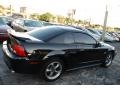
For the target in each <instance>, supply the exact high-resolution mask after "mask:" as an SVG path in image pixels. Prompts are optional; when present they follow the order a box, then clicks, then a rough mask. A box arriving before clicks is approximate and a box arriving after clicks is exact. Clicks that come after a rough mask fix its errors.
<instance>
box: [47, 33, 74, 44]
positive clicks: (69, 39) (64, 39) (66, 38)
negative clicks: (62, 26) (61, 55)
mask: <svg viewBox="0 0 120 90" xmlns="http://www.w3.org/2000/svg"><path fill="white" fill-rule="evenodd" d="M49 43H59V44H72V43H74V38H73V35H72V34H71V33H64V34H61V35H59V36H57V37H55V38H53V39H51V40H50V41H49Z"/></svg>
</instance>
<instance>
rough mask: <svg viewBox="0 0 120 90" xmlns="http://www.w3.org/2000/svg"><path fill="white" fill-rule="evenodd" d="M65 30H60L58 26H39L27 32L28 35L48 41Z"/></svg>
mask: <svg viewBox="0 0 120 90" xmlns="http://www.w3.org/2000/svg"><path fill="white" fill-rule="evenodd" d="M64 32H65V30H61V29H59V28H55V27H47V26H46V27H41V28H40V29H37V30H32V31H30V32H27V33H28V34H29V35H30V36H33V37H35V38H37V39H40V40H43V41H48V40H49V39H51V38H53V37H55V36H57V35H59V34H62V33H64Z"/></svg>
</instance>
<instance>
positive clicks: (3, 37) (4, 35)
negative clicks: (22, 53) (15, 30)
mask: <svg viewBox="0 0 120 90" xmlns="http://www.w3.org/2000/svg"><path fill="white" fill-rule="evenodd" d="M7 39H8V35H7V34H0V41H5V40H7Z"/></svg>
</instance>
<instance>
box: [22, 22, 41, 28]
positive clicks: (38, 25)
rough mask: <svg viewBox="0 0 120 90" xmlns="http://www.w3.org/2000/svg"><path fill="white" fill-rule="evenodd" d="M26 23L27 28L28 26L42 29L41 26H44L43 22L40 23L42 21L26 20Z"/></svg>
mask: <svg viewBox="0 0 120 90" xmlns="http://www.w3.org/2000/svg"><path fill="white" fill-rule="evenodd" d="M24 23H25V26H28V27H41V26H43V24H42V22H40V21H33V20H25V21H24Z"/></svg>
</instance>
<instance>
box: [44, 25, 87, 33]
mask: <svg viewBox="0 0 120 90" xmlns="http://www.w3.org/2000/svg"><path fill="white" fill-rule="evenodd" d="M45 27H46V28H54V29H57V28H59V29H61V30H65V31H70V32H83V33H86V32H85V31H84V30H80V29H77V28H74V27H71V26H64V25H51V26H45ZM43 28H44V27H43Z"/></svg>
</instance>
